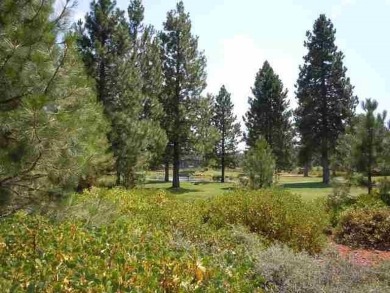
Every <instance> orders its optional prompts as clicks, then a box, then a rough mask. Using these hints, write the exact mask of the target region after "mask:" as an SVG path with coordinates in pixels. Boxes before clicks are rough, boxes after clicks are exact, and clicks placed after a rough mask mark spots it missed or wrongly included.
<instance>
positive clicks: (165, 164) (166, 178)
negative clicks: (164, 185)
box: [164, 160, 169, 182]
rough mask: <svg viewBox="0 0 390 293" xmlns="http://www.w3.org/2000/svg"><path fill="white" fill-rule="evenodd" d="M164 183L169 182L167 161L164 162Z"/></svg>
mask: <svg viewBox="0 0 390 293" xmlns="http://www.w3.org/2000/svg"><path fill="white" fill-rule="evenodd" d="M164 168H165V169H164V173H165V174H164V181H165V182H169V161H168V160H167V161H165V163H164Z"/></svg>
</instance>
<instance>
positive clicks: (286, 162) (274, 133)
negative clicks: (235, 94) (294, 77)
mask: <svg viewBox="0 0 390 293" xmlns="http://www.w3.org/2000/svg"><path fill="white" fill-rule="evenodd" d="M252 94H253V97H250V98H249V99H248V103H249V110H248V112H247V113H246V115H245V117H244V121H245V125H246V127H247V129H248V133H246V134H245V140H246V143H247V145H248V146H249V147H251V146H254V145H255V144H256V141H257V140H258V139H259V138H261V137H262V138H264V139H265V140H266V141H267V143H268V144H269V145H270V147H271V149H272V152H273V154H274V156H275V159H276V168H277V170H287V169H289V168H290V167H291V164H292V158H291V157H292V151H293V142H292V140H293V132H292V125H291V120H290V119H291V111H290V110H289V109H288V107H289V102H288V100H287V90H286V89H284V87H283V83H282V81H281V80H280V78H279V76H278V75H277V74H276V73H275V72H274V70H273V69H272V67H271V66H270V64H269V63H268V61H265V62H264V64H263V67H262V68H261V69H260V70H259V72H258V73H257V74H256V80H255V84H254V86H253V88H252Z"/></svg>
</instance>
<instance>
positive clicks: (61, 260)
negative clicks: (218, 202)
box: [0, 189, 261, 292]
mask: <svg viewBox="0 0 390 293" xmlns="http://www.w3.org/2000/svg"><path fill="white" fill-rule="evenodd" d="M203 208H204V207H203V206H202V204H201V203H199V204H189V203H182V202H179V201H176V200H172V198H171V197H170V196H169V195H167V194H165V193H164V192H159V191H142V190H137V191H131V192H129V191H126V190H122V189H112V190H104V189H92V190H91V191H87V192H85V193H84V194H83V195H81V196H75V197H73V198H71V199H70V200H69V203H68V205H66V206H65V207H64V209H63V210H62V211H61V212H60V213H58V214H56V215H52V216H51V217H50V218H49V217H46V216H45V217H43V216H39V215H27V214H26V213H24V212H20V213H18V214H16V215H14V216H12V217H9V218H5V219H2V220H1V223H0V268H1V269H0V292H10V291H12V292H21V291H29V292H130V291H136V292H137V291H138V292H139V291H149V292H150V291H153V292H183V291H184V292H193V291H199V292H205V291H212V292H238V291H240V290H244V291H246V292H253V291H255V290H256V288H259V287H260V284H261V278H260V277H259V276H256V274H255V273H254V271H253V269H252V268H253V265H252V262H251V258H250V256H249V255H248V254H247V253H246V251H245V248H244V245H243V244H242V243H240V242H239V241H237V240H236V237H235V236H234V235H233V234H232V233H231V232H230V228H229V229H220V230H218V231H216V230H215V229H214V228H213V227H211V226H210V225H204V224H202V217H201V214H202V211H203Z"/></svg>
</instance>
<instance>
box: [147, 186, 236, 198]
mask: <svg viewBox="0 0 390 293" xmlns="http://www.w3.org/2000/svg"><path fill="white" fill-rule="evenodd" d="M171 186H172V183H171V182H169V183H166V182H149V183H146V184H145V185H144V188H156V189H164V190H167V191H169V192H170V193H172V194H173V195H174V196H175V197H176V198H178V199H181V200H195V199H207V198H210V197H213V196H217V195H221V194H223V193H225V192H230V191H232V190H233V189H234V187H235V184H234V183H218V182H202V183H191V182H180V189H178V190H175V189H172V188H171Z"/></svg>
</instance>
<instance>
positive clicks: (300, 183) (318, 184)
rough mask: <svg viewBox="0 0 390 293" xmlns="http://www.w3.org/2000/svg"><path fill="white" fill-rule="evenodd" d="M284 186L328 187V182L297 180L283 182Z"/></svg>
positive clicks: (298, 187) (294, 187) (292, 187)
mask: <svg viewBox="0 0 390 293" xmlns="http://www.w3.org/2000/svg"><path fill="white" fill-rule="evenodd" d="M282 186H283V187H284V188H291V189H300V188H329V187H330V185H329V184H324V183H322V182H297V183H285V184H283V185H282Z"/></svg>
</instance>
